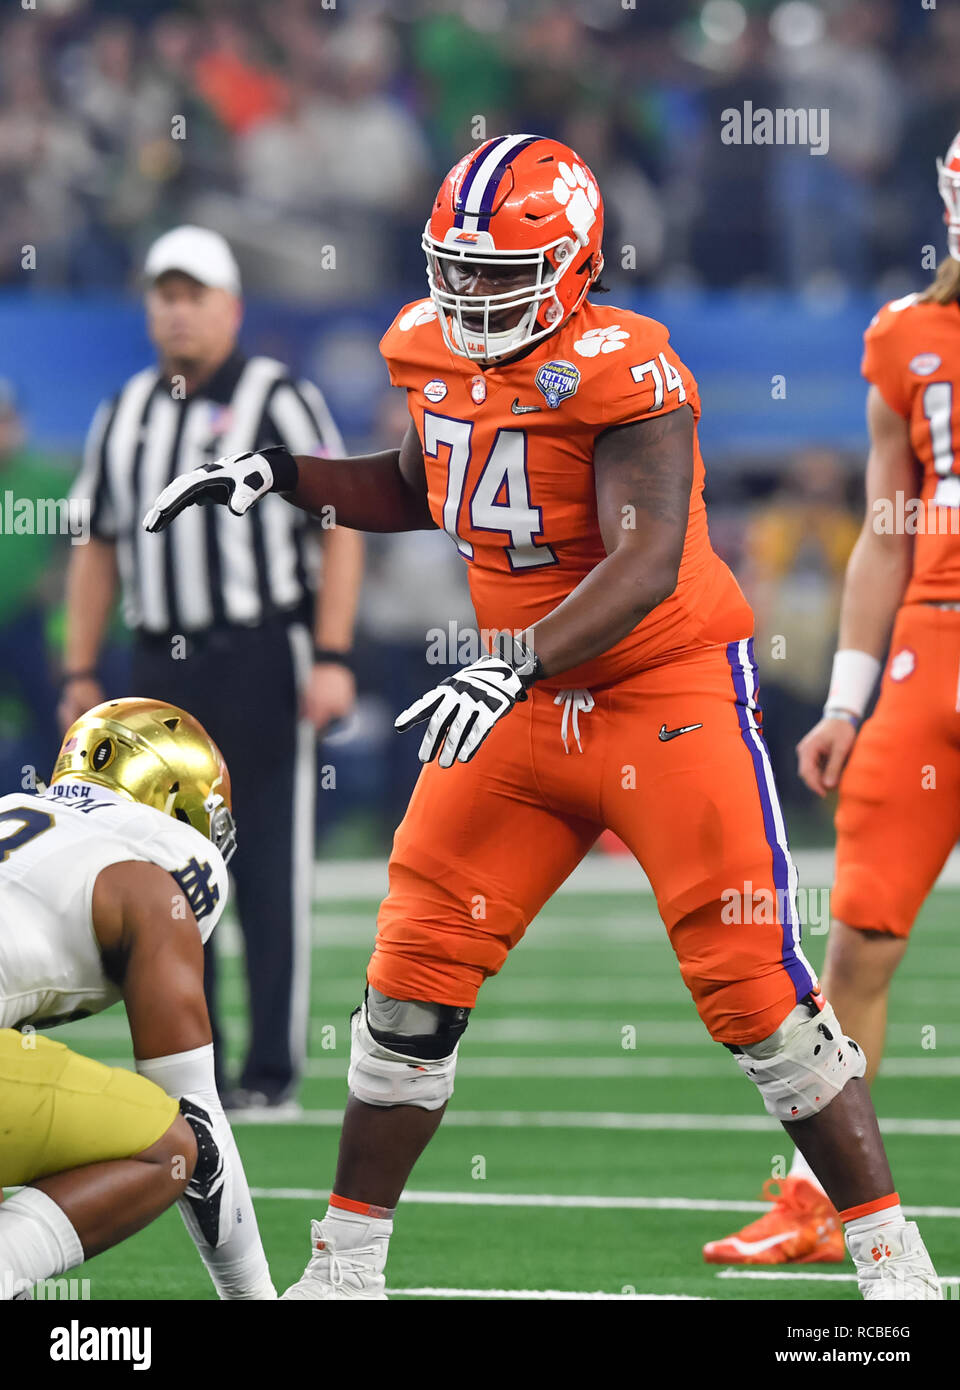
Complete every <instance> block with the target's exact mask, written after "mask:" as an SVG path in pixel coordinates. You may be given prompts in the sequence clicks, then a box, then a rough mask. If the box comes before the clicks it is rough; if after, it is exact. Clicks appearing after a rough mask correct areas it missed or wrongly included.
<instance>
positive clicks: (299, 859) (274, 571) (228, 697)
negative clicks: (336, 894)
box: [60, 226, 363, 1109]
mask: <svg viewBox="0 0 960 1390" xmlns="http://www.w3.org/2000/svg"><path fill="white" fill-rule="evenodd" d="M145 276H146V281H147V290H146V311H147V321H148V327H149V332H150V337H151V340H152V342H153V344H154V346H155V348H156V352H157V365H156V366H153V367H147V368H145V369H144V370H143V371H140V372H137V373H136V375H134V376H132V377H131V378H130V379H129V381H127V383H126V384H125V385H124V386H123V388H122V389H121V390H120V392H119V393H118V394H117V395H116V396H115V397H114V398H113V399H112V400H111V401H109V402H105V403H103V404H102V405H101V406H100V408H99V409H98V411H97V413H96V415H95V417H94V420H93V423H92V425H91V428H90V432H89V436H88V439H87V445H86V452H85V456H84V464H83V468H82V471H81V473H80V475H79V477H78V479H77V481H76V483H75V485H74V489H73V496H75V497H79V498H87V499H89V503H90V518H91V522H90V534H91V539H90V541H89V543H88V544H87V545H83V546H75V547H73V552H72V557H71V562H70V566H69V570H68V574H67V633H66V647H65V665H64V675H63V691H62V698H61V704H60V719H61V722H62V724H63V726H64V727H66V726H67V725H69V724H70V723H72V721H73V720H74V719H75V718H77V717H78V716H79V715H80V714H82V713H83V711H84V710H86V709H88V708H90V706H91V705H95V704H97V703H99V702H100V701H101V700H103V699H105V698H106V696H105V694H104V691H103V689H102V688H101V686H100V684H99V681H98V677H97V662H98V656H99V653H100V647H101V643H102V640H103V635H104V631H105V628H106V625H107V622H108V619H109V615H110V612H111V609H112V606H113V600H114V594H115V588H116V582H117V576H118V574H119V579H120V584H121V589H122V597H123V610H124V617H125V620H126V622H127V624H128V625H129V626H130V628H131V629H132V630H133V634H134V643H133V662H132V675H131V683H130V689H131V690H132V691H133V693H134V694H137V695H149V696H151V697H152V698H154V699H161V700H169V701H170V702H171V703H172V704H177V705H180V706H182V707H183V708H185V709H187V710H189V711H190V713H191V714H193V715H195V716H196V717H197V718H198V719H199V720H200V722H201V723H202V724H203V725H204V727H205V728H207V729H208V730H209V731H210V734H211V735H212V737H213V738H214V739H215V740H216V742H217V743H218V744H219V745H220V748H221V750H222V752H223V754H224V757H225V759H226V762H227V766H228V767H229V769H230V773H231V779H232V782H233V804H234V811H235V814H236V818H237V827H238V832H239V836H240V850H239V852H238V853H237V855H236V857H235V859H234V860H233V862H232V864H231V870H232V873H233V877H234V880H235V887H236V902H237V908H238V912H239V916H240V923H241V928H242V931H243V937H244V942H245V947H246V965H247V980H248V986H249V1000H250V1019H251V1026H250V1044H249V1051H248V1053H247V1058H246V1062H245V1065H244V1067H243V1071H242V1073H241V1075H240V1078H239V1085H238V1086H235V1087H234V1088H233V1089H231V1088H230V1087H229V1086H226V1085H225V1082H226V1078H225V1076H224V1074H223V1070H222V1063H223V1055H222V1047H221V1045H220V1039H219V1035H218V1031H217V1025H216V1018H217V1014H216V1007H215V1000H216V975H215V970H214V957H213V953H212V950H211V945H210V944H208V947H207V959H206V969H205V978H206V988H207V995H208V1002H209V1005H210V1014H211V1019H212V1020H213V1021H214V1041H215V1044H216V1055H217V1061H218V1071H219V1080H220V1084H221V1086H222V1087H223V1088H224V1090H225V1098H226V1099H227V1100H228V1101H229V1102H230V1104H231V1106H232V1108H234V1109H244V1108H253V1107H259V1106H269V1107H283V1106H286V1107H287V1108H291V1107H292V1106H293V1105H295V1088H296V1084H297V1081H298V1078H299V1075H300V1073H301V1070H302V1065H303V1061H304V1058H305V1056H306V1044H307V1024H308V1008H309V966H310V896H311V868H312V863H313V847H314V844H313V827H314V796H315V769H316V744H315V735H316V731H317V730H319V729H322V728H323V727H324V726H325V725H326V724H328V723H329V722H330V721H331V720H333V719H337V718H339V717H341V716H343V715H345V714H346V713H347V712H348V711H349V710H350V708H351V707H352V704H353V701H354V696H355V688H354V682H353V676H352V672H351V664H350V647H351V643H352V636H353V621H354V613H355V609H356V602H357V594H358V590H359V586H360V579H361V573H362V563H363V561H362V549H361V547H362V540H361V537H360V536H359V534H358V533H357V532H354V531H349V530H346V529H345V528H342V527H340V528H337V527H331V528H330V529H326V530H324V529H322V528H317V529H311V527H312V524H311V522H310V520H309V518H306V516H305V514H304V513H303V512H301V511H298V510H297V509H296V508H295V507H290V506H288V505H287V504H286V503H285V502H283V501H282V500H281V499H280V498H279V497H275V498H271V499H269V505H265V506H263V507H259V508H257V510H256V511H255V512H252V513H251V514H250V516H249V517H246V518H243V519H242V520H240V519H238V518H236V517H233V516H230V515H229V514H228V513H227V512H226V511H225V510H224V509H223V508H220V507H206V508H194V507H191V508H189V509H188V510H187V511H186V512H185V513H184V515H183V516H182V517H180V518H179V519H178V520H177V521H176V523H175V524H174V525H173V526H172V527H170V529H169V530H168V531H166V532H164V534H163V535H162V536H148V535H146V534H145V533H144V531H143V529H142V528H141V526H140V517H141V516H142V515H143V513H144V511H145V510H146V508H147V506H148V505H149V504H150V503H151V502H152V501H153V498H154V497H155V496H156V495H157V493H158V492H159V491H160V489H161V488H162V487H163V486H164V485H165V484H166V483H167V482H169V481H170V480H171V479H172V478H173V477H175V476H176V475H177V474H178V473H186V472H189V471H190V470H191V469H193V468H196V467H198V466H199V465H200V464H202V463H205V462H209V461H210V460H212V459H215V458H217V457H219V456H220V455H221V454H225V453H235V452H237V451H238V450H239V451H243V450H247V449H251V450H256V449H259V448H262V447H263V446H265V445H268V444H274V443H282V444H285V445H286V447H287V448H288V449H290V450H291V451H292V452H294V453H298V454H310V453H315V452H318V451H319V452H320V453H330V454H333V455H336V456H340V455H342V453H343V444H342V441H341V438H340V434H339V432H338V430H337V428H336V425H335V424H334V422H333V420H332V418H331V416H330V412H329V411H328V409H327V407H326V404H325V402H324V400H323V397H322V395H321V394H320V392H319V390H318V389H317V388H316V386H314V385H312V384H311V383H310V382H307V381H294V380H293V379H292V378H291V376H290V374H289V372H288V371H287V369H286V367H284V366H283V364H282V363H280V362H277V361H275V360H274V359H273V358H270V357H244V355H243V354H242V353H241V352H240V350H239V349H238V347H237V334H238V332H239V329H240V322H241V317H242V305H241V301H240V276H239V271H238V268H237V265H236V262H235V260H234V258H233V254H232V252H231V250H230V247H229V246H228V244H227V242H226V241H225V240H224V238H223V237H221V236H220V235H218V234H217V233H215V232H212V231H209V230H206V229H204V228H201V227H190V226H184V227H177V228H175V229H174V230H173V231H170V232H167V233H166V234H165V235H164V236H162V237H160V239H159V240H158V241H156V242H155V243H154V245H153V246H152V247H151V248H150V251H149V252H148V255H147V260H146V266H145ZM304 523H306V524H304ZM313 525H315V523H314V524H313ZM321 547H322V562H323V575H322V584H321V585H320V586H319V590H318V592H317V593H316V595H315V589H316V584H315V579H316V570H317V563H316V555H317V550H318V549H319V548H321ZM124 693H126V692H124Z"/></svg>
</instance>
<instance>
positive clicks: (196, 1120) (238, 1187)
mask: <svg viewBox="0 0 960 1390" xmlns="http://www.w3.org/2000/svg"><path fill="white" fill-rule="evenodd" d="M137 1071H138V1072H140V1074H141V1075H142V1076H146V1077H148V1078H149V1080H151V1081H153V1082H155V1083H156V1085H158V1086H160V1087H162V1089H163V1090H165V1091H166V1093H167V1095H169V1096H173V1097H174V1098H175V1099H176V1100H179V1101H180V1110H181V1113H182V1114H183V1116H184V1118H185V1119H186V1120H187V1122H188V1124H189V1125H190V1127H191V1129H193V1131H194V1135H195V1136H196V1139H197V1150H198V1157H197V1162H196V1167H195V1169H194V1173H193V1177H192V1178H191V1181H190V1186H189V1187H188V1188H187V1191H186V1193H185V1194H184V1196H183V1197H181V1198H180V1200H179V1201H178V1203H177V1206H178V1207H179V1208H180V1215H181V1216H182V1217H183V1223H184V1225H185V1226H186V1228H187V1230H188V1231H189V1232H190V1235H191V1237H192V1238H193V1241H194V1244H195V1245H196V1247H197V1250H198V1251H199V1252H200V1257H201V1259H202V1260H203V1263H204V1264H205V1265H206V1267H207V1271H208V1273H209V1275H210V1278H211V1279H212V1280H213V1283H214V1287H215V1288H216V1290H217V1293H218V1294H219V1295H220V1297H221V1298H222V1299H230V1300H243V1299H247V1300H254V1299H275V1298H276V1296H277V1295H276V1290H275V1289H274V1287H273V1281H272V1280H271V1278H270V1269H269V1266H268V1264H267V1257H266V1255H265V1254H264V1250H263V1245H262V1243H261V1240H260V1233H259V1231H258V1229H257V1220H256V1216H255V1215H254V1210H253V1202H252V1200H251V1197H250V1189H249V1187H248V1186H247V1179H246V1174H245V1173H244V1171H243V1164H242V1162H241V1161H240V1154H239V1151H238V1150H237V1144H236V1140H235V1139H234V1137H233V1131H232V1130H231V1128H230V1125H229V1123H228V1121H227V1117H226V1115H225V1114H224V1112H223V1106H222V1105H221V1103H220V1097H219V1096H218V1094H217V1088H216V1083H215V1081H214V1072H213V1045H212V1044H211V1045H209V1046H208V1047H201V1048H196V1049H195V1050H193V1051H191V1052H181V1053H177V1054H175V1055H173V1056H170V1057H156V1058H153V1059H151V1060H149V1061H146V1060H143V1059H141V1058H138V1059H137Z"/></svg>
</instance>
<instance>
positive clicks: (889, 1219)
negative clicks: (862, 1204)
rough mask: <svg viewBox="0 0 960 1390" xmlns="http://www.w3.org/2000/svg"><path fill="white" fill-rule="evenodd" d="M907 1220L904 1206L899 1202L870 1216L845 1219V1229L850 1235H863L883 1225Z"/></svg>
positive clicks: (897, 1223)
mask: <svg viewBox="0 0 960 1390" xmlns="http://www.w3.org/2000/svg"><path fill="white" fill-rule="evenodd" d="M905 1220H906V1217H905V1216H904V1214H903V1207H901V1205H900V1203H899V1202H898V1203H897V1204H896V1206H893V1207H884V1208H883V1210H882V1211H875V1212H873V1213H871V1215H870V1216H857V1217H854V1219H853V1220H852V1221H845V1222H844V1223H843V1229H844V1233H845V1234H846V1235H848V1236H862V1235H864V1234H865V1233H866V1232H867V1231H876V1230H878V1229H879V1228H880V1227H881V1226H893V1225H900V1224H901V1223H902V1222H904V1221H905Z"/></svg>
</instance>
